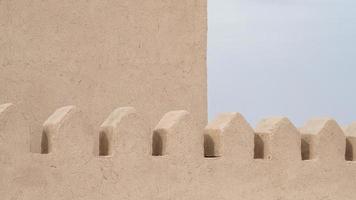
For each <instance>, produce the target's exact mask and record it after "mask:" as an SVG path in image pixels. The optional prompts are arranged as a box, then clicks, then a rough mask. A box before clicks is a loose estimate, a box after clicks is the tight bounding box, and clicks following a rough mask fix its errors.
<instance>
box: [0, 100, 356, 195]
mask: <svg viewBox="0 0 356 200" xmlns="http://www.w3.org/2000/svg"><path fill="white" fill-rule="evenodd" d="M0 108H1V112H0V118H1V121H0V124H2V126H1V127H0V133H1V135H2V138H6V137H5V136H14V137H15V139H14V140H8V141H7V142H13V143H16V146H19V144H21V147H24V149H27V150H26V152H24V151H22V153H21V152H16V154H17V153H19V155H21V156H20V157H19V158H21V162H15V163H16V164H14V163H11V162H4V158H5V159H9V158H10V157H7V158H6V157H4V155H6V154H5V153H6V149H5V150H4V147H6V148H8V147H13V145H12V144H10V145H7V144H6V143H4V142H2V143H1V146H0V147H1V149H2V158H3V160H2V164H1V165H0V168H1V170H3V175H2V177H3V180H4V181H7V183H8V186H7V187H5V186H4V182H0V183H2V184H3V185H2V188H3V189H6V188H11V187H12V186H15V185H16V186H17V187H18V188H19V189H20V190H21V191H23V194H24V195H26V196H28V197H29V198H30V199H33V198H36V199H48V198H53V199H62V198H58V197H59V196H63V198H70V195H68V194H67V193H66V192H65V191H66V189H65V188H67V187H71V188H72V192H73V193H72V195H74V196H75V197H76V198H75V199H81V198H79V197H80V196H82V197H85V198H86V199H98V198H103V199H114V198H117V197H120V198H125V197H126V196H127V195H130V196H131V197H130V199H142V198H145V197H146V198H147V199H157V198H158V199H169V198H173V197H174V198H176V197H177V196H179V195H180V199H190V198H191V197H194V199H206V198H209V197H211V198H213V197H214V198H217V199H228V196H229V195H227V194H228V193H229V192H231V191H234V192H238V193H240V194H242V196H243V197H244V198H245V199H258V198H252V197H251V196H250V195H249V194H247V193H245V192H243V191H244V190H248V191H251V192H252V191H254V190H251V188H250V186H249V185H250V184H252V183H253V185H254V186H253V188H264V189H261V190H259V192H260V194H256V197H264V198H265V199H271V200H272V199H275V198H277V197H278V196H279V195H278V194H283V189H281V188H274V187H273V185H283V186H284V187H286V189H287V188H288V189H287V190H288V191H289V192H290V193H291V194H292V195H294V197H296V194H295V193H294V192H295V191H297V190H298V191H299V193H300V194H303V195H306V196H310V195H311V196H313V195H312V194H310V191H309V190H305V189H303V187H302V185H301V184H306V183H305V182H303V179H308V180H310V184H309V183H307V185H308V187H311V188H313V189H312V190H314V192H317V193H318V194H319V193H321V191H319V187H318V185H317V184H316V183H317V182H318V180H321V179H322V180H324V181H328V182H329V181H331V180H333V179H334V178H335V177H336V176H338V177H339V178H341V179H347V180H351V178H352V177H353V176H350V177H347V176H345V174H343V173H341V172H342V171H347V172H348V173H354V172H355V171H356V165H355V163H354V162H347V161H350V160H353V157H352V158H351V157H347V155H348V152H347V149H345V141H346V138H345V136H344V133H343V131H342V130H341V128H340V127H339V126H338V124H337V123H336V122H335V121H334V120H331V119H321V120H311V121H309V122H307V124H306V125H305V126H304V127H302V128H301V129H300V131H299V130H298V129H297V128H296V127H295V126H294V125H293V124H292V123H291V122H290V121H289V120H288V119H287V118H285V117H277V118H267V119H264V120H262V121H261V122H260V123H259V124H258V125H257V127H256V128H255V130H254V129H253V128H252V127H251V126H250V125H249V124H248V123H247V122H246V120H245V119H244V117H243V116H242V115H241V114H239V113H223V114H221V115H219V116H218V117H217V118H216V119H215V120H213V121H212V122H210V123H209V124H208V125H207V126H206V127H205V128H204V129H199V125H197V124H196V123H194V122H193V121H192V120H191V118H190V113H189V112H187V111H184V110H180V111H171V112H168V113H166V114H165V115H164V116H163V117H162V118H161V120H160V122H159V123H158V124H157V125H156V126H155V127H154V128H151V127H150V126H149V124H147V123H146V121H147V120H146V119H145V118H144V117H142V116H141V115H140V114H139V113H138V111H137V110H136V109H135V108H133V107H119V108H117V109H114V110H113V111H112V112H111V113H110V114H109V116H108V117H107V118H106V120H104V122H103V123H102V124H101V125H100V126H99V127H98V128H95V126H93V125H92V124H89V123H88V120H87V119H88V117H87V116H86V114H85V113H83V112H82V111H81V110H80V109H79V108H78V107H77V106H64V107H61V108H59V109H57V110H56V111H55V112H54V113H53V114H52V115H51V116H50V117H48V119H47V120H46V121H45V122H44V123H43V130H44V132H45V133H46V134H47V136H48V137H47V138H46V139H48V144H49V148H48V152H46V154H41V153H39V152H37V153H36V152H31V151H30V148H29V146H30V144H29V143H28V142H26V135H27V136H30V131H29V129H28V127H29V125H28V124H26V121H25V120H23V119H21V114H19V113H21V112H19V111H16V109H15V108H16V107H15V105H13V104H3V105H0ZM16 113H17V114H16ZM4 121H7V123H4ZM17 121H21V123H22V125H21V126H19V124H18V123H17V124H16V122H17ZM9 122H13V123H9ZM5 124H6V126H7V128H6V129H4V127H5V126H4V125H5ZM13 124H16V126H14V125H13ZM26 127H27V129H26ZM96 130H99V131H96ZM353 130H355V129H354V124H352V125H350V126H349V127H348V128H346V130H345V132H346V135H347V136H348V138H349V139H350V137H353V134H354V132H353ZM21 131H22V133H20V132H21ZM23 133H26V134H23ZM102 133H105V134H106V136H108V137H106V139H105V140H107V141H105V142H103V141H101V140H103V139H102V138H101V136H102ZM39 135H41V137H38V138H37V139H41V140H43V137H42V135H43V133H39ZM158 136H159V137H160V138H159V140H158V139H157V137H158ZM203 136H205V137H203ZM256 136H259V137H260V138H262V140H263V141H262V142H263V145H262V146H259V147H260V148H263V159H262V160H261V159H259V157H257V158H256V145H260V144H258V142H257V143H256ZM207 137H209V138H210V139H211V140H208V141H207ZM351 139H352V138H351ZM304 140H305V141H306V142H308V144H309V145H311V147H312V148H310V149H309V151H310V152H308V153H309V154H310V155H309V156H310V157H308V158H307V157H306V156H305V154H306V153H307V151H306V150H305V146H303V145H305V144H303V141H304ZM1 141H2V140H1ZM38 143H39V144H42V145H43V141H41V142H38ZM101 145H104V146H106V147H105V148H104V147H101ZM211 145H214V148H212V146H211ZM26 146H27V147H26ZM325 147H327V148H325ZM42 148H43V147H42ZM106 148H107V149H106ZM103 149H106V150H103ZM93 151H94V152H93ZM101 151H105V152H106V153H103V152H101ZM204 152H205V153H204ZM13 153H15V152H13ZM42 153H43V152H42ZM210 153H211V154H210ZM11 156H15V154H11ZM254 158H255V159H254ZM306 158H307V159H306ZM341 158H342V160H341ZM305 160H310V161H311V162H305ZM325 161H327V163H326V164H325ZM341 161H343V162H341ZM12 168H13V170H10V169H12ZM14 174H19V175H20V177H21V178H18V179H13V180H12V179H11V177H13V176H14ZM59 176H60V177H61V178H60V177H59ZM64 177H66V178H64ZM270 181H271V182H272V185H271V182H270ZM217 183H219V184H218V185H216V186H215V187H216V188H217V190H216V191H211V189H210V188H211V187H212V186H213V185H214V184H217ZM351 183H352V182H351ZM226 184H228V185H229V187H226ZM321 184H322V185H323V187H328V186H327V185H325V184H324V183H321ZM99 185H100V187H99ZM124 185H126V186H127V187H130V189H128V188H127V187H124V188H126V189H123V186H124ZM172 185H174V186H175V188H174V189H172V187H171V186H172ZM33 187H35V188H36V187H39V188H41V189H40V190H36V192H34V191H33V190H32V189H31V188H33ZM292 188H294V189H292ZM347 188H349V190H351V189H352V188H350V187H347ZM116 190H117V191H116ZM136 190H140V191H141V192H140V193H139V194H137V192H135V191H136ZM329 190H330V195H331V196H333V197H336V196H340V194H339V193H338V191H337V190H333V189H332V188H330V189H329ZM164 191H166V192H164ZM168 191H169V192H168ZM181 192H183V193H181ZM1 194H4V195H5V197H6V195H7V196H14V195H15V194H14V192H9V193H6V192H5V193H4V192H1ZM267 194H268V195H267ZM172 195H174V196H172ZM314 195H316V194H314ZM317 196H318V195H317ZM346 196H348V195H346ZM249 197H251V198H249Z"/></svg>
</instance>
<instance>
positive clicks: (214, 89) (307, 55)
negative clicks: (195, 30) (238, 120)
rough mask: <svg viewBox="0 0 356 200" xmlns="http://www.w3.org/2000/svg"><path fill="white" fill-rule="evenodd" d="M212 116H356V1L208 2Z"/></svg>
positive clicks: (299, 121)
mask: <svg viewBox="0 0 356 200" xmlns="http://www.w3.org/2000/svg"><path fill="white" fill-rule="evenodd" d="M208 35H209V36H208V37H209V41H208V43H209V45H208V46H209V48H208V70H209V72H208V74H209V78H208V80H209V81H208V88H209V118H210V119H212V118H214V117H215V116H216V115H217V114H218V113H220V112H226V111H228V112H231V111H236V112H240V113H242V114H243V115H244V116H245V117H246V119H247V120H248V121H249V122H251V124H252V125H255V124H256V122H258V121H259V120H260V119H261V118H264V117H268V116H287V117H289V119H290V120H292V121H293V122H294V123H295V124H296V125H297V126H300V125H303V124H304V123H305V121H306V120H307V119H309V118H313V117H320V116H321V117H323V116H327V117H333V118H335V119H336V120H337V121H338V122H339V123H340V124H341V125H345V124H348V123H350V122H352V121H356V1H355V0H209V34H208Z"/></svg>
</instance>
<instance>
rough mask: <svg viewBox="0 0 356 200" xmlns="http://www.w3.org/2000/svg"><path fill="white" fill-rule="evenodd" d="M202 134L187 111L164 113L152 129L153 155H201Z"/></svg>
mask: <svg viewBox="0 0 356 200" xmlns="http://www.w3.org/2000/svg"><path fill="white" fill-rule="evenodd" d="M202 143H203V136H202V134H201V133H200V132H199V131H198V129H197V127H196V124H195V123H194V121H193V120H192V119H191V116H190V114H189V112H187V111H184V110H181V111H171V112H168V113H166V114H165V115H164V116H163V118H162V119H161V120H160V122H159V123H158V125H157V126H156V127H155V129H154V130H153V134H152V155H153V156H165V155H168V156H179V157H197V156H199V157H202V156H203V155H202V154H203V145H202Z"/></svg>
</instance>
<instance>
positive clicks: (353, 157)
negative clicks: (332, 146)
mask: <svg viewBox="0 0 356 200" xmlns="http://www.w3.org/2000/svg"><path fill="white" fill-rule="evenodd" d="M344 132H345V135H346V151H345V160H347V161H356V122H354V123H352V124H351V125H349V126H348V127H346V128H345V131H344Z"/></svg>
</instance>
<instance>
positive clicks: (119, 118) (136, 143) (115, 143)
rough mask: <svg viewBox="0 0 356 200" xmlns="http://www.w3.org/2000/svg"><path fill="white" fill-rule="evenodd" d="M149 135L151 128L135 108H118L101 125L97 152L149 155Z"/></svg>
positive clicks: (110, 154) (101, 153) (101, 154)
mask: <svg viewBox="0 0 356 200" xmlns="http://www.w3.org/2000/svg"><path fill="white" fill-rule="evenodd" d="M149 137H150V136H149V128H148V126H147V125H146V124H145V122H144V120H143V119H142V118H141V117H140V116H139V115H138V113H137V111H136V109H135V108H132V107H121V108H117V109H115V110H114V111H113V112H112V113H111V114H110V115H109V117H108V118H107V119H106V120H105V121H104V122H103V123H102V125H101V126H100V131H99V133H98V135H97V139H96V141H97V142H96V146H97V148H96V154H97V155H99V156H113V155H114V154H121V155H128V154H136V156H139V155H142V156H143V155H149V141H150V140H149Z"/></svg>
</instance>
